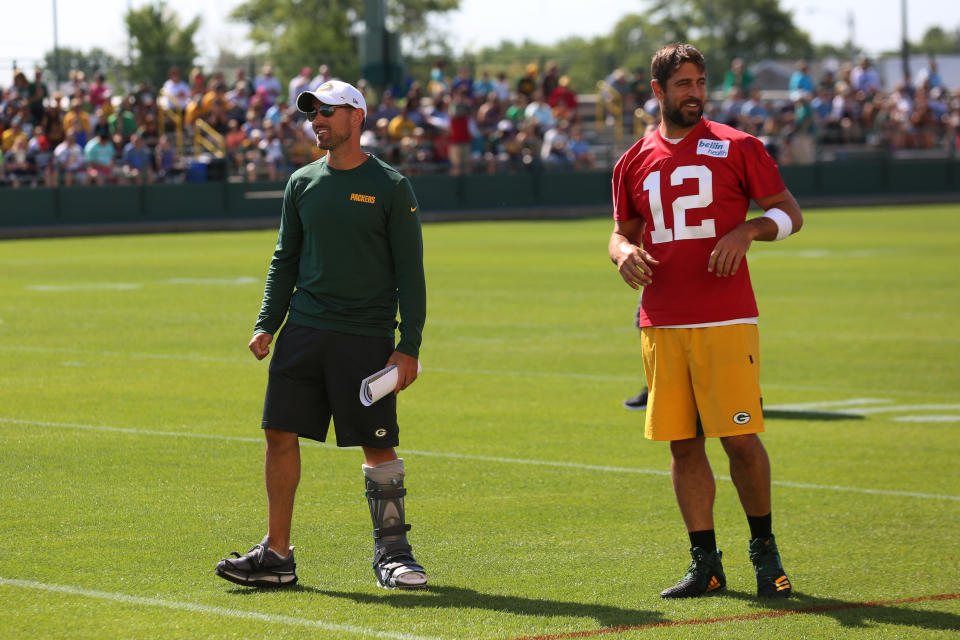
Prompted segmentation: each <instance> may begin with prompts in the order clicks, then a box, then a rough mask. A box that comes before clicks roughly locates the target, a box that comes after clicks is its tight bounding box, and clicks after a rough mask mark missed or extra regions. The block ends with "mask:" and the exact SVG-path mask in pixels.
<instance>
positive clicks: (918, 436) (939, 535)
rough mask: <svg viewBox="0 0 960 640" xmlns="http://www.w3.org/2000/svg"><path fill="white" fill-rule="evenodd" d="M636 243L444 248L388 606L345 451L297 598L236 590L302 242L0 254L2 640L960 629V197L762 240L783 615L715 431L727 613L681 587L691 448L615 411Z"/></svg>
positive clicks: (0, 246)
mask: <svg viewBox="0 0 960 640" xmlns="http://www.w3.org/2000/svg"><path fill="white" fill-rule="evenodd" d="M611 226H612V225H611V223H610V222H609V221H607V220H585V221H571V222H498V223H458V224H452V223H451V224H432V225H427V226H426V227H425V228H424V241H425V248H426V259H427V283H428V292H429V310H428V319H427V326H426V329H425V331H424V345H423V351H422V356H421V361H422V363H423V367H424V372H423V374H422V376H421V378H420V379H419V380H418V381H417V383H416V384H415V385H414V386H413V387H412V388H411V389H409V390H408V391H405V392H404V393H403V394H401V403H400V404H401V406H400V423H401V443H402V447H401V454H402V455H403V456H404V458H405V460H406V467H407V474H408V475H407V488H408V490H409V495H408V498H407V510H408V520H409V522H411V523H412V524H413V530H412V532H411V534H410V538H411V541H412V543H413V544H414V549H415V551H416V553H417V558H418V559H419V560H420V561H421V562H422V563H423V564H424V565H425V566H426V567H427V569H428V570H429V572H430V578H431V587H430V588H429V589H428V590H426V591H422V592H390V591H385V590H381V589H378V588H377V586H376V585H375V583H374V579H373V572H372V571H371V570H370V566H369V560H370V557H371V554H372V541H371V538H370V522H369V514H368V512H367V505H366V501H365V499H364V498H363V495H362V491H363V481H362V475H361V472H360V463H361V456H360V454H359V452H358V451H356V450H352V449H344V450H338V449H337V448H335V447H333V446H330V445H326V446H318V445H305V446H304V447H303V459H304V462H303V479H302V482H301V485H300V491H299V493H298V502H297V507H296V514H295V520H294V536H293V537H294V540H293V542H294V544H295V545H296V546H297V552H296V553H297V561H298V565H299V566H298V574H299V575H300V583H299V585H297V586H296V587H294V588H291V589H288V590H285V591H280V592H274V591H260V590H246V589H243V588H240V587H235V586H234V585H232V584H230V583H228V582H225V581H223V580H220V579H218V578H216V577H215V576H214V574H213V567H214V565H215V563H216V562H217V560H219V559H220V558H221V557H223V556H224V555H226V554H227V553H228V552H230V551H232V550H237V551H240V552H244V551H246V550H247V548H249V547H250V546H251V545H252V544H254V543H255V542H257V541H259V540H260V538H261V537H262V535H263V533H264V531H265V498H264V490H263V480H262V473H263V471H262V456H263V444H262V434H261V432H260V430H259V418H260V410H261V405H262V400H263V392H264V388H265V384H266V374H267V363H266V362H257V361H256V360H255V359H254V358H253V357H252V356H251V355H250V353H249V352H248V351H247V348H246V343H247V341H248V339H249V336H250V332H251V330H252V326H253V322H254V320H255V317H256V314H257V311H258V309H259V304H260V297H261V294H262V287H263V277H264V275H265V273H266V267H267V264H268V262H269V258H270V254H271V251H272V249H273V244H274V241H275V232H273V231H270V232H236V233H203V234H200V233H197V234H181V235H148V236H127V237H102V238H73V239H46V240H19V241H6V242H0V364H2V366H0V400H2V403H0V481H2V486H3V489H4V490H3V492H2V493H0V513H2V515H0V540H2V541H3V543H2V545H0V630H2V631H0V636H2V637H4V638H71V639H72V638H96V639H103V638H251V637H268V636H269V637H272V638H299V637H304V638H306V637H310V638H359V637H373V638H410V639H412V638H433V639H444V640H453V639H458V640H459V639H464V640H465V639H473V638H482V639H484V640H487V639H490V640H493V639H503V640H507V639H514V638H530V637H536V638H557V639H559V638H574V637H604V638H616V639H617V640H627V639H634V638H650V637H657V638H711V639H712V638H717V637H723V638H749V639H751V640H754V639H756V638H784V639H786V638H823V639H832V638H841V637H842V638H845V639H846V638H852V639H864V638H877V639H879V638H883V639H887V638H957V637H958V630H960V599H957V597H958V593H960V579H958V576H960V553H958V549H960V535H958V530H960V474H958V471H957V468H958V466H957V464H958V460H960V438H958V435H960V337H958V336H957V332H956V327H957V325H956V324H955V323H956V322H957V318H958V317H960V287H958V285H957V273H958V271H960V252H958V250H957V241H958V239H960V206H956V205H954V206H912V207H890V208H869V209H844V210H839V209H835V210H811V211H808V212H806V226H805V227H804V229H803V231H802V232H801V233H800V235H798V236H796V237H794V238H791V239H790V240H788V241H786V242H780V243H775V244H772V243H756V244H754V247H753V248H752V249H751V253H750V267H751V272H752V275H753V281H754V286H755V288H756V289H757V294H758V300H759V303H760V312H761V330H760V335H761V342H762V347H761V348H762V358H763V360H762V380H763V383H764V401H765V405H766V406H767V408H768V410H769V413H768V416H767V432H766V434H764V436H763V439H764V442H765V444H766V446H767V448H768V450H769V452H770V456H771V459H772V464H773V476H774V487H773V488H774V530H775V532H776V533H777V538H778V542H779V544H780V549H781V552H782V555H783V558H784V563H785V566H786V567H787V570H788V572H789V574H790V577H791V579H792V581H793V583H794V589H795V593H796V595H795V597H794V598H792V599H790V600H787V601H780V602H769V601H759V600H757V599H756V598H755V597H754V590H755V583H754V579H753V573H752V569H751V566H750V562H749V559H748V557H747V552H746V544H747V538H748V537H749V531H748V529H747V525H746V520H745V518H744V517H743V514H742V512H741V510H740V506H739V503H738V501H737V498H736V493H735V490H734V488H733V485H732V484H731V483H730V481H729V479H728V477H727V474H728V470H727V468H726V464H725V458H724V456H723V453H722V451H721V450H720V447H719V444H718V443H716V442H711V443H710V452H711V456H712V459H713V461H714V472H715V473H716V474H717V476H718V478H720V480H719V481H718V487H717V504H716V509H715V515H716V521H717V533H718V538H719V543H720V548H721V549H722V550H723V551H724V566H725V569H726V572H727V578H728V588H727V591H726V592H724V593H722V594H720V595H716V596H713V597H708V598H703V599H697V600H694V601H680V602H677V601H664V600H661V599H660V598H659V592H660V590H661V589H663V588H665V587H666V586H669V585H671V584H673V582H675V581H676V580H677V579H679V578H680V577H681V575H682V574H683V571H684V570H685V568H686V566H687V563H688V562H689V556H688V554H687V541H686V535H685V532H684V529H683V524H682V522H681V519H680V516H679V513H678V511H677V508H676V506H675V503H674V499H673V494H672V491H671V488H670V480H669V477H668V476H667V474H666V471H667V469H668V464H669V458H668V449H667V447H666V445H665V444H662V443H651V442H647V441H645V440H644V439H643V436H642V433H643V414H642V413H639V412H628V411H625V410H624V409H623V408H622V407H621V405H620V403H621V401H622V399H623V398H624V397H627V396H629V395H633V394H634V393H636V392H637V390H638V389H639V387H640V386H641V385H642V383H643V378H642V375H643V374H642V366H641V364H640V347H639V340H638V339H637V335H636V330H635V329H634V328H632V325H631V321H632V317H633V310H634V305H635V302H636V293H635V292H634V291H633V290H631V289H629V288H628V287H626V285H624V284H623V283H622V281H621V280H620V279H619V277H618V275H617V273H616V270H615V268H614V267H613V266H612V265H611V264H610V263H609V261H608V259H607V257H606V242H607V238H608V237H609V232H610V228H611ZM933 596H948V597H944V598H939V599H938V598H932V597H933ZM949 596H952V597H949ZM655 625H659V626H655Z"/></svg>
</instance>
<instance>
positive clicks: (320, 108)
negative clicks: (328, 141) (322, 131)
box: [306, 104, 353, 120]
mask: <svg viewBox="0 0 960 640" xmlns="http://www.w3.org/2000/svg"><path fill="white" fill-rule="evenodd" d="M337 109H353V107H351V106H350V105H347V104H319V105H317V107H316V108H315V109H313V110H312V111H307V112H306V114H307V119H308V120H313V119H314V118H316V117H317V114H318V113H319V114H320V115H322V116H323V117H324V118H330V117H332V116H333V114H334V113H336V112H337Z"/></svg>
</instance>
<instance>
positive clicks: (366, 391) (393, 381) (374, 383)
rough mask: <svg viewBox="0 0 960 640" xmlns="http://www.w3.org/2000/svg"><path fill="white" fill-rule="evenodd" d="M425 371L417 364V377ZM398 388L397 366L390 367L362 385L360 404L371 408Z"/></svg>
mask: <svg viewBox="0 0 960 640" xmlns="http://www.w3.org/2000/svg"><path fill="white" fill-rule="evenodd" d="M422 371H423V368H422V367H421V366H420V363H419V362H418V363H417V375H419V374H420V372H422ZM396 388H397V366H396V365H393V364H392V365H390V366H389V367H387V368H386V369H380V371H377V372H376V373H373V374H371V375H369V376H367V377H366V378H364V379H363V381H362V382H361V383H360V402H361V403H362V404H363V406H365V407H369V406H370V405H372V404H373V403H374V402H376V401H377V400H379V399H381V398H383V397H384V396H385V395H387V394H388V393H393V390H394V389H396Z"/></svg>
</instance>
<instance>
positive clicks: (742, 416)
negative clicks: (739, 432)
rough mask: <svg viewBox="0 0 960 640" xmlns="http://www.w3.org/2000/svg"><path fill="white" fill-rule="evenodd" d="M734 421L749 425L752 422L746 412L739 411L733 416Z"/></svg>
mask: <svg viewBox="0 0 960 640" xmlns="http://www.w3.org/2000/svg"><path fill="white" fill-rule="evenodd" d="M733 421H734V422H735V423H737V424H747V423H748V422H750V414H749V413H747V412H746V411H738V412H737V413H735V414H733Z"/></svg>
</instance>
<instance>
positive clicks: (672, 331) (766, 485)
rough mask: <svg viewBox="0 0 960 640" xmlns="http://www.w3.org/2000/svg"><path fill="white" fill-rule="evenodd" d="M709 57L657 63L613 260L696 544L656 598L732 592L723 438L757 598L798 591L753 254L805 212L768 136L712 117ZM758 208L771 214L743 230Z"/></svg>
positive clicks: (676, 51) (624, 190) (622, 186)
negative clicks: (783, 555) (719, 500)
mask: <svg viewBox="0 0 960 640" xmlns="http://www.w3.org/2000/svg"><path fill="white" fill-rule="evenodd" d="M705 72H706V65H705V62H704V59H703V55H702V54H701V53H700V52H699V51H698V50H697V49H695V48H694V47H692V46H690V45H687V44H671V45H668V46H665V47H663V48H662V49H660V50H659V51H658V52H657V53H656V54H654V56H653V61H652V64H651V78H652V80H651V86H652V88H653V92H654V95H655V96H656V98H657V100H658V101H659V102H660V111H661V113H662V115H663V121H662V122H661V124H660V126H659V128H658V129H657V130H656V131H654V132H652V133H650V134H649V135H647V136H645V137H644V138H643V139H641V140H639V141H638V142H637V143H636V144H634V145H633V147H631V148H630V149H629V150H628V151H627V152H626V153H625V154H623V156H622V157H621V158H620V160H619V161H618V162H617V164H616V166H615V167H614V170H613V206H614V220H615V224H614V229H613V234H612V235H611V236H610V243H609V247H608V248H609V252H610V259H611V260H612V261H613V262H614V263H615V264H616V265H617V269H618V270H619V272H620V276H621V277H622V278H623V280H624V281H625V282H626V283H627V284H628V285H630V286H631V287H633V288H634V289H639V288H640V287H643V294H642V296H641V299H640V306H639V308H638V310H637V326H638V327H639V328H640V337H641V346H642V349H643V364H644V369H645V372H646V377H647V383H648V384H649V385H650V397H649V401H648V406H647V416H646V428H645V430H646V437H647V438H648V439H651V440H668V441H669V442H670V455H671V465H670V473H671V477H672V479H673V488H674V493H675V495H676V498H677V504H678V505H679V507H680V513H681V515H682V516H683V520H684V524H685V525H686V527H687V532H688V535H689V537H690V545H691V549H690V554H691V556H692V557H693V561H692V562H691V564H690V567H689V568H688V570H687V573H686V575H685V576H684V577H683V578H682V579H681V580H680V581H679V582H678V583H677V584H676V585H675V586H673V587H670V588H669V589H666V590H665V591H663V593H661V594H660V595H661V596H662V597H664V598H685V597H696V596H701V595H704V594H706V593H709V592H711V591H714V590H718V589H722V588H723V587H724V586H725V585H726V577H725V576H724V573H723V566H722V565H721V562H720V560H721V552H720V551H718V550H717V543H716V535H715V533H714V525H713V502H714V495H715V493H716V485H715V482H714V477H713V472H712V471H711V469H710V462H709V460H708V459H707V455H706V450H705V438H706V437H715V438H720V442H721V444H722V445H723V448H724V451H725V452H726V454H727V456H728V457H729V459H730V476H731V477H732V479H733V483H734V485H735V486H736V488H737V493H738V495H739V496H740V503H741V504H742V505H743V509H744V511H745V512H746V515H747V520H748V522H749V525H750V535H751V540H750V542H749V552H750V560H751V561H752V563H753V567H754V572H755V575H756V578H757V595H759V596H762V597H785V596H788V595H790V591H791V586H790V580H789V579H788V578H787V575H786V573H785V572H784V570H783V566H782V564H781V562H780V554H779V552H778V550H777V545H776V542H775V540H774V536H773V533H772V530H771V517H770V511H771V508H770V461H769V459H768V458H767V453H766V450H765V449H764V447H763V444H762V443H761V442H760V438H759V437H758V436H757V434H758V433H759V432H761V431H763V430H764V428H763V413H762V410H761V395H760V377H759V364H760V361H759V353H758V346H759V338H758V334H757V304H756V301H755V299H754V295H753V287H752V285H751V284H750V275H749V272H748V270H747V263H746V260H745V256H746V253H747V250H748V249H749V248H750V244H751V242H753V241H754V240H766V241H771V240H782V239H783V238H786V237H787V236H789V235H790V234H792V233H796V232H797V231H799V229H800V226H801V225H802V224H803V216H802V214H801V212H800V207H799V205H798V204H797V202H796V200H794V198H793V196H792V195H791V194H790V192H789V191H788V190H787V189H786V187H785V186H784V184H783V180H782V179H781V177H780V172H779V169H778V168H777V165H776V163H775V162H774V160H773V158H771V157H770V155H769V154H768V153H767V152H766V150H765V149H764V148H763V145H762V144H761V143H760V141H759V140H757V139H756V138H754V137H753V136H750V135H747V134H745V133H743V132H742V131H738V130H736V129H733V128H731V127H728V126H725V125H721V124H717V123H714V122H709V121H707V120H704V119H703V117H702V116H703V105H704V101H705V100H706V75H705ZM751 200H753V201H754V202H755V203H756V204H757V205H758V206H759V207H760V208H761V209H763V210H764V211H765V213H764V215H762V216H758V217H754V218H751V219H750V220H747V209H748V208H749V206H750V201H751Z"/></svg>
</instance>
